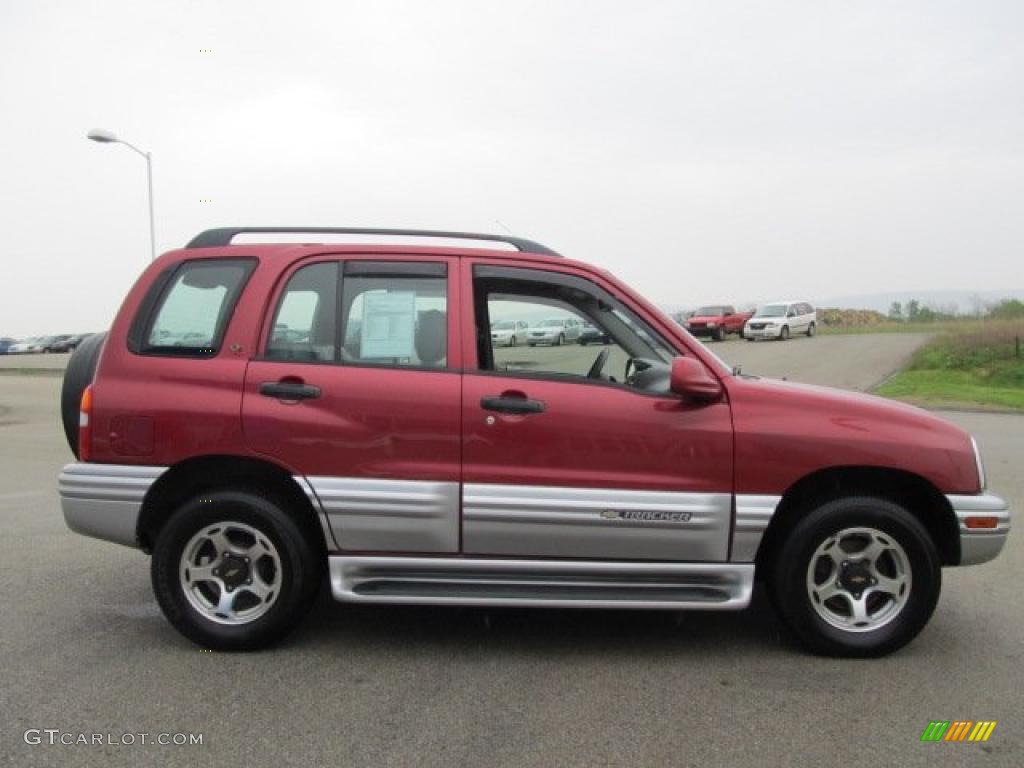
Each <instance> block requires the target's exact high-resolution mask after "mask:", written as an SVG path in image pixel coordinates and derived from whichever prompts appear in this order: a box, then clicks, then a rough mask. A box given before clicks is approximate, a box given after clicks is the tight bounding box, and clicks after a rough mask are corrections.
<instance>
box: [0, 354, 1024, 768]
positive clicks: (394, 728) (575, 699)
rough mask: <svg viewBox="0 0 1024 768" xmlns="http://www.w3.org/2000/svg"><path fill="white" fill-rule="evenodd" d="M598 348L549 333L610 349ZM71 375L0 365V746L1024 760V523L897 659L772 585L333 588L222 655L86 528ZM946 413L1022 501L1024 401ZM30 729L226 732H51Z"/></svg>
mask: <svg viewBox="0 0 1024 768" xmlns="http://www.w3.org/2000/svg"><path fill="white" fill-rule="evenodd" d="M921 340H922V337H920V336H911V335H891V334H890V335H874V336H868V335H863V336H820V337H818V338H815V339H794V340H792V341H790V342H787V343H773V342H765V343H756V344H754V343H745V342H742V341H738V340H730V341H728V342H725V343H719V344H712V345H711V349H713V350H714V351H715V352H716V353H717V354H719V355H720V356H721V357H723V358H724V359H725V360H726V361H728V362H729V363H731V364H741V365H742V367H743V369H744V371H745V372H750V373H763V374H766V375H772V376H787V377H789V378H791V379H795V380H804V381H810V382H813V383H820V384H830V385H836V386H843V387H846V388H850V389H861V390H864V389H869V388H870V387H872V386H873V385H874V384H876V383H878V382H879V381H881V380H882V379H884V378H885V377H886V376H887V375H888V374H889V373H891V372H892V371H893V370H894V369H895V368H897V367H899V366H900V365H901V364H902V363H903V362H905V361H906V359H907V358H908V357H909V355H910V354H911V353H912V352H913V350H914V348H915V347H916V346H917V345H918V344H920V342H921ZM599 349H600V348H598V347H577V346H575V345H573V346H567V347H565V348H562V349H554V350H550V351H548V350H545V351H544V354H551V355H579V356H580V358H579V359H580V361H582V362H589V361H592V359H593V358H594V357H595V356H596V355H597V353H598V351H599ZM510 352H511V350H510ZM41 359H42V358H41ZM53 360H55V358H51V359H50V360H48V361H47V362H48V363H49V362H53ZM5 362H6V361H5ZM19 362H20V363H22V365H28V364H29V361H28V360H27V359H25V360H19ZM54 364H56V363H54ZM0 367H2V366H0ZM16 367H17V366H16ZM59 389H60V378H59V376H55V375H42V376H37V375H25V374H22V373H13V372H9V373H6V374H2V373H0V438H2V439H0V515H2V520H3V524H4V526H5V528H4V533H3V536H0V589H2V592H3V596H4V600H3V605H4V611H3V619H2V625H0V712H2V713H3V724H4V727H3V731H2V733H0V764H4V765H17V766H23V765H95V766H116V765H132V766H140V765H157V764H170V763H173V764H186V763H189V764H197V763H199V762H202V763H203V764H213V765H216V764H236V763H244V764H250V765H385V766H406V765H409V766H411V765H416V766H424V765H444V766H481V765H486V766H567V765H581V766H582V765H585V766H604V765H623V766H630V767H631V768H641V767H644V766H660V765H694V766H698V765H700V766H703V765H726V766H774V765H787V766H788V765H821V766H833V765H846V764H848V763H851V762H852V763H853V764H856V765H871V766H877V765H900V766H934V765H985V766H1018V765H1021V764H1022V763H1024V750H1022V734H1024V721H1022V719H1021V718H1022V712H1024V693H1022V691H1021V685H1020V680H1021V672H1020V669H1021V666H1020V665H1021V663H1022V656H1024V644H1022V641H1021V638H1022V637H1024V599H1022V596H1021V595H1022V593H1021V590H1020V589H1019V582H1018V581H1017V579H1018V578H1019V574H1020V573H1021V572H1022V567H1024V545H1022V544H1021V540H1020V535H1019V532H1018V534H1017V535H1014V536H1011V538H1010V542H1009V544H1008V548H1007V550H1006V552H1004V554H1003V556H1002V557H1000V558H999V559H997V560H996V561H995V562H993V563H990V564H987V565H982V566H978V567H976V568H967V569H952V570H947V571H945V572H944V574H943V575H944V585H943V587H944V588H943V594H942V598H941V600H940V603H939V607H938V609H937V611H936V614H935V616H934V617H933V619H932V621H931V623H930V624H929V625H928V627H927V628H926V629H925V630H924V632H923V633H922V634H921V636H920V637H919V638H918V639H917V640H916V641H914V642H913V643H912V644H911V645H909V646H908V647H906V648H905V649H903V650H901V651H900V652H898V653H896V654H894V655H892V656H889V657H887V658H884V659H880V660H874V661H853V660H835V659H822V658H816V657H812V656H808V655H806V654H805V653H803V652H802V651H800V650H799V649H797V648H796V647H794V646H793V645H792V644H791V643H790V642H789V641H787V640H786V639H785V638H784V637H783V636H782V635H781V629H780V626H779V624H778V623H777V622H776V620H775V619H774V617H773V616H772V614H771V612H770V610H769V609H768V607H767V605H766V602H765V600H764V599H763V597H762V596H760V595H758V596H757V597H756V599H755V604H754V605H753V607H752V608H751V610H749V611H747V612H742V613H734V614H714V613H696V612H685V613H682V612H637V613H631V612H613V611H594V612H587V611H567V610H558V611H555V610H547V611H545V610H512V609H501V610H498V609H468V608H467V609H450V608H412V607H374V606H344V605H338V604H335V603H333V602H331V601H330V600H329V599H328V598H327V596H326V594H323V595H321V600H320V602H319V604H318V606H317V608H316V609H315V610H314V612H313V614H312V615H311V616H310V618H309V619H308V620H307V621H306V622H305V623H304V624H303V625H302V626H301V627H300V628H299V629H298V631H296V632H295V633H294V634H292V635H291V636H290V637H289V639H288V640H287V641H286V642H285V643H283V644H282V645H280V646H279V647H277V648H275V649H273V650H270V651H265V652H260V653H254V654H215V653H208V652H203V651H202V650H201V649H199V648H197V647H196V646H194V645H192V644H190V643H189V642H188V641H186V640H185V639H184V638H182V637H181V636H180V635H179V634H178V633H177V632H176V631H175V630H174V629H172V628H171V627H170V625H169V624H167V623H166V622H165V621H164V619H163V617H162V616H161V614H160V612H159V609H158V608H157V605H156V602H155V600H154V598H153V596H152V593H151V590H150V585H149V569H148V565H149V561H148V558H147V557H145V556H144V555H142V554H141V553H138V552H134V551H130V550H127V549H124V548H122V547H119V546H116V545H113V544H106V543H103V542H99V541H96V540H92V539H86V538H83V537H80V536H77V535H75V534H72V533H71V532H70V531H68V530H67V529H66V527H65V525H64V522H63V519H62V517H61V515H60V509H59V503H58V500H57V494H56V490H55V486H56V475H57V472H58V471H59V469H60V467H61V465H62V464H64V463H65V462H66V461H68V460H69V459H70V454H69V452H68V450H67V447H66V444H65V443H64V438H63V434H62V432H61V428H60V425H59V419H58V407H57V406H58V394H59ZM945 416H946V417H948V418H950V419H951V420H953V421H955V422H956V423H958V424H960V425H962V426H963V427H965V428H966V429H969V430H970V431H972V432H973V433H974V434H975V436H976V437H977V439H978V442H979V443H980V445H981V447H982V450H983V452H984V454H985V456H986V460H987V469H988V474H989V482H990V485H991V486H992V487H993V488H994V489H995V490H997V491H998V492H1000V493H1003V494H1004V495H1006V496H1007V497H1008V498H1009V500H1010V503H1011V506H1012V507H1013V508H1014V509H1015V510H1019V509H1020V507H1021V504H1022V502H1024V476H1022V474H1021V472H1020V461H1021V456H1022V455H1024V416H1019V415H1004V414H993V413H985V414H982V413H953V412H949V413H946V414H945ZM930 720H996V721H998V726H997V727H996V729H995V731H994V733H993V735H992V737H991V739H990V740H989V742H988V743H985V744H948V743H938V744H922V743H920V741H919V739H920V736H921V733H922V731H923V730H924V728H925V726H926V725H927V724H928V721H930ZM30 728H38V729H46V728H58V729H60V730H61V731H63V732H73V733H78V732H84V733H96V732H101V733H107V732H112V733H114V734H121V733H126V732H132V733H143V732H145V733H150V734H157V733H161V732H201V733H203V734H204V739H203V744H202V745H196V746H178V747H175V746H165V747H157V746H140V745H136V746H131V747H127V746H59V745H56V746H48V745H45V744H44V745H37V746H30V745H27V744H26V743H25V742H24V740H23V734H24V732H25V731H26V729H30Z"/></svg>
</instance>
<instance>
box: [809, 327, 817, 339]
mask: <svg viewBox="0 0 1024 768" xmlns="http://www.w3.org/2000/svg"><path fill="white" fill-rule="evenodd" d="M816 331H817V329H816V328H815V327H814V323H811V324H810V325H808V326H807V336H808V338H810V337H811V336H813V335H814V334H815V333H816Z"/></svg>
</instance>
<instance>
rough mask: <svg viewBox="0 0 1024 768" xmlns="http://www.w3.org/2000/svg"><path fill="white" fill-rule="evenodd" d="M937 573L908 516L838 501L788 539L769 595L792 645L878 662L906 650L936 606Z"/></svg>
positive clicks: (874, 501) (873, 502)
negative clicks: (796, 641) (798, 643)
mask: <svg viewBox="0 0 1024 768" xmlns="http://www.w3.org/2000/svg"><path fill="white" fill-rule="evenodd" d="M941 584H942V571H941V568H940V561H939V557H938V553H937V552H936V550H935V545H934V544H933V542H932V540H931V538H930V537H929V535H928V532H927V531H926V530H925V529H924V527H923V526H922V525H921V523H920V522H919V521H918V520H917V518H915V517H914V516H913V515H912V514H910V512H908V511H907V510H906V509H904V508H903V507H902V506H900V505H898V504H895V503H893V502H891V501H888V500H886V499H881V498H873V497H850V498H842V499H836V500H833V501H830V502H827V503H825V504H822V505H821V506H819V507H817V508H816V509H814V510H813V511H812V512H811V513H810V514H808V515H807V516H806V517H804V518H803V519H802V520H801V521H800V522H799V523H798V524H797V525H796V526H795V527H794V528H793V530H792V531H791V532H790V534H789V535H788V536H787V538H786V539H785V541H784V542H783V544H782V546H781V547H780V548H779V550H778V552H777V555H776V557H775V560H774V563H773V565H772V573H771V584H770V589H771V594H772V599H773V602H774V603H775V606H776V608H777V609H778V611H779V612H780V614H781V615H782V618H783V619H784V621H785V623H786V624H787V625H788V626H789V628H790V629H791V630H792V631H793V633H794V634H795V635H796V637H797V638H798V639H799V640H800V641H801V642H802V643H803V644H804V645H805V646H807V647H808V648H809V649H810V650H812V651H814V652H816V653H821V654H824V655H828V656H881V655H884V654H886V653H890V652H892V651H894V650H896V649H897V648H900V647H902V646H903V645H905V644H906V643H908V642H910V641H911V640H912V639H913V638H914V637H916V636H917V634H918V633H919V632H920V631H921V630H922V629H923V628H924V626H925V624H926V623H927V622H928V619H929V618H930V617H931V615H932V612H933V611H934V610H935V605H936V603H937V602H938V599H939V592H940V589H941Z"/></svg>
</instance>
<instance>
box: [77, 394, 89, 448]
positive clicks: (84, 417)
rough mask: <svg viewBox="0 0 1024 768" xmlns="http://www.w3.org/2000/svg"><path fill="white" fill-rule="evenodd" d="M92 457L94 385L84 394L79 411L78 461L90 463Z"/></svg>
mask: <svg viewBox="0 0 1024 768" xmlns="http://www.w3.org/2000/svg"><path fill="white" fill-rule="evenodd" d="M91 456H92V385H91V384H90V385H89V386H88V387H86V388H85V390H84V391H83V392H82V403H81V405H80V406H79V410H78V459H79V461H88V460H89V459H90V458H91Z"/></svg>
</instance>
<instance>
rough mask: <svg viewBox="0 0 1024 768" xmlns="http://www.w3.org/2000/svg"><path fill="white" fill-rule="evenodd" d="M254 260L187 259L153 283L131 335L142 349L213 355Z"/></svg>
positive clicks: (133, 346)
mask: <svg viewBox="0 0 1024 768" xmlns="http://www.w3.org/2000/svg"><path fill="white" fill-rule="evenodd" d="M255 264H256V262H255V260H254V259H202V260H196V261H186V262H182V263H181V264H179V265H178V266H177V267H176V268H174V269H173V271H169V272H165V273H163V274H162V275H161V276H160V277H159V278H158V279H157V281H156V282H155V283H154V285H153V287H152V288H151V293H150V295H148V296H147V297H146V300H145V301H144V302H143V305H142V307H141V308H140V311H139V315H138V316H137V317H136V320H135V323H134V324H133V328H132V331H131V332H130V334H129V348H130V349H131V350H132V351H133V352H136V353H138V354H149V355H177V356H183V357H213V356H214V355H216V354H217V352H218V351H220V345H221V341H222V339H223V337H224V331H225V330H226V328H227V324H228V320H229V319H230V318H231V314H232V313H233V312H234V309H235V304H236V303H237V302H238V297H239V295H241V292H242V289H243V288H244V287H245V283H246V281H247V280H248V278H249V275H250V274H251V273H252V270H253V267H255Z"/></svg>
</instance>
